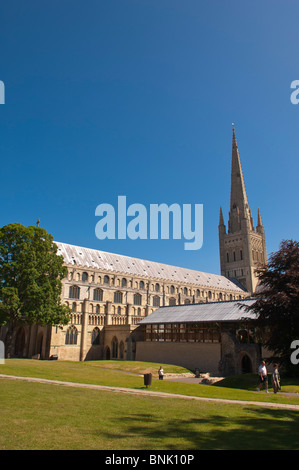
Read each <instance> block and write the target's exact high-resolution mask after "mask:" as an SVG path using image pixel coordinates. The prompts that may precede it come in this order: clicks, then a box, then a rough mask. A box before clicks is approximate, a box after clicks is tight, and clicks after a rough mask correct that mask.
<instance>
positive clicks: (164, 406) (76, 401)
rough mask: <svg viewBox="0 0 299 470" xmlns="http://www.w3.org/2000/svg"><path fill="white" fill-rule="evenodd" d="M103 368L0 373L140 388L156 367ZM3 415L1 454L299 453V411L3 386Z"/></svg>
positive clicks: (6, 369) (64, 366) (69, 365)
mask: <svg viewBox="0 0 299 470" xmlns="http://www.w3.org/2000/svg"><path fill="white" fill-rule="evenodd" d="M108 362H109V363H107V362H106V361H98V362H81V363H75V362H61V361H33V360H26V359H24V360H17V359H12V360H6V363H5V365H1V366H0V373H5V374H12V375H22V376H26V375H28V376H34V377H43V378H55V379H57V380H69V381H73V382H82V383H83V382H86V383H98V384H100V383H101V384H105V385H115V386H121V387H123V386H128V387H132V388H137V389H138V388H139V389H144V385H143V378H142V377H139V376H138V375H135V374H139V373H142V372H144V371H145V370H146V371H148V370H149V369H151V368H152V370H153V371H154V370H155V371H156V370H157V364H145V363H132V362H130V363H125V362H123V363H121V362H116V361H113V362H112V361H108ZM158 366H159V365H158ZM166 367H167V368H168V372H173V371H174V369H173V368H172V366H165V369H166ZM173 367H175V366H173ZM120 370H123V371H126V372H127V373H124V372H120ZM177 372H178V369H177ZM133 374H134V375H133ZM245 379H246V378H245ZM225 380H226V381H228V380H229V379H225ZM240 380H241V381H242V380H243V381H244V377H242V378H240ZM247 380H248V377H247ZM124 384H126V385H124ZM150 389H151V390H161V391H168V392H169V391H170V392H171V393H185V394H189V395H195V394H197V395H202V396H213V395H217V396H219V397H222V398H225V397H227V398H233V397H235V398H239V399H245V396H247V397H251V400H253V399H255V400H257V399H258V400H259V401H261V399H265V400H268V401H273V400H274V401H275V400H276V401H277V402H278V401H280V402H281V401H283V400H284V399H286V398H283V397H282V396H279V395H277V396H276V395H274V394H273V393H271V394H265V393H255V392H253V391H251V390H244V389H243V390H242V389H241V388H232V386H231V387H219V386H217V387H215V386H204V385H193V384H191V385H189V384H182V383H172V382H167V381H163V382H162V381H159V380H153V385H152V387H150ZM288 400H290V401H292V402H293V403H295V402H296V403H298V399H296V400H294V399H290V398H289V399H288ZM0 415H1V433H0V449H2V450H5V449H7V450H8V449H9V450H18V449H24V450H27V449H68V450H75V449H101V450H172V451H174V450H196V449H198V450H201V449H244V450H245V449H268V450H270V449H284V450H290V449H296V450H298V449H299V444H298V443H299V412H297V411H293V410H279V409H272V408H271V409H269V408H266V407H265V408H263V407H257V406H254V404H252V405H250V406H244V405H240V404H223V403H207V402H198V401H195V400H184V399H178V398H176V399H171V398H163V399H162V398H158V397H151V396H139V395H129V394H128V395H127V394H124V393H119V392H106V391H105V392H104V391H97V390H89V389H79V388H69V387H64V386H58V385H48V384H39V383H30V382H25V381H24V382H22V381H13V380H9V379H1V380H0Z"/></svg>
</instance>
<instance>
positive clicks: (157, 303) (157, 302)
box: [153, 295, 160, 307]
mask: <svg viewBox="0 0 299 470" xmlns="http://www.w3.org/2000/svg"><path fill="white" fill-rule="evenodd" d="M153 306H154V307H160V297H159V296H158V295H155V296H154V297H153Z"/></svg>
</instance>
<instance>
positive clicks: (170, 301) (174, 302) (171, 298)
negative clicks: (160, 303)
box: [169, 297, 176, 305]
mask: <svg viewBox="0 0 299 470" xmlns="http://www.w3.org/2000/svg"><path fill="white" fill-rule="evenodd" d="M169 305H176V300H175V298H174V297H170V299H169Z"/></svg>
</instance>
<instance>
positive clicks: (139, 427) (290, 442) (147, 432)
mask: <svg viewBox="0 0 299 470" xmlns="http://www.w3.org/2000/svg"><path fill="white" fill-rule="evenodd" d="M194 411H195V412H200V410H194ZM221 413H222V414H217V413H210V412H209V413H205V415H203V416H185V417H182V416H181V415H180V416H175V415H170V416H169V417H168V418H165V414H162V415H161V416H160V415H159V413H153V412H150V413H138V412H135V413H134V412H131V413H129V414H127V415H126V416H124V415H122V416H119V419H118V420H117V428H118V433H117V434H115V433H114V432H113V431H111V432H109V431H108V432H105V431H104V430H98V431H96V432H97V433H99V435H101V436H102V437H106V438H108V439H109V438H110V439H117V440H122V439H123V438H124V437H126V438H131V439H132V447H129V448H128V450H129V449H136V450H137V449H142V450H155V449H164V450H180V449H183V450H186V449H188V450H192V449H193V450H195V449H196V450H216V449H219V450H270V449H273V450H291V449H292V450H297V449H299V413H298V412H296V411H291V410H278V409H264V408H257V407H244V408H243V407H240V408H239V409H238V410H237V411H236V408H234V412H231V409H227V410H225V408H224V407H222V408H221ZM114 424H116V423H113V422H111V428H113V426H114ZM119 429H121V432H119ZM140 439H141V440H142V448H141V447H138V445H140V444H138V441H139V442H141V440H140ZM117 440H116V442H117ZM144 442H146V447H144V445H145V444H144Z"/></svg>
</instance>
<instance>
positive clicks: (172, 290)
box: [170, 286, 174, 294]
mask: <svg viewBox="0 0 299 470" xmlns="http://www.w3.org/2000/svg"><path fill="white" fill-rule="evenodd" d="M170 293H171V294H174V286H170Z"/></svg>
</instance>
